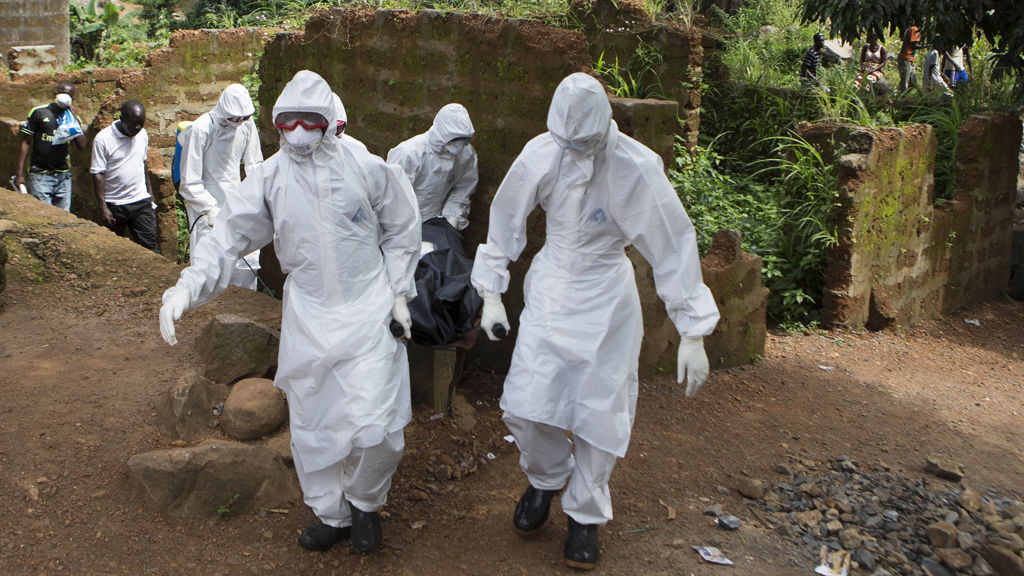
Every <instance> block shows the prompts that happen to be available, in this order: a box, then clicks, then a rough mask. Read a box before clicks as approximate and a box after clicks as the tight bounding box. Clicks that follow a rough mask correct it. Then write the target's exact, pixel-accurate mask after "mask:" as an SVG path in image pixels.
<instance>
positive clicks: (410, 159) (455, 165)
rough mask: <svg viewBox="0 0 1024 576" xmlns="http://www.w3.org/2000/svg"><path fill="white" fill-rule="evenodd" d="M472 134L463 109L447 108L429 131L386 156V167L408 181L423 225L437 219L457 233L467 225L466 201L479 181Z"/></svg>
mask: <svg viewBox="0 0 1024 576" xmlns="http://www.w3.org/2000/svg"><path fill="white" fill-rule="evenodd" d="M473 134H474V130H473V122H472V121H470V119H469V112H468V111H466V108H465V107H464V106H463V105H462V104H448V105H446V106H444V107H443V108H441V110H439V111H438V113H437V115H436V116H434V123H433V125H432V126H431V127H430V129H429V130H427V131H426V132H424V133H423V134H418V135H416V136H413V137H412V138H410V139H408V140H406V141H405V142H402V143H401V144H399V145H398V146H395V147H394V148H392V149H391V151H390V152H388V164H391V165H394V166H398V167H400V168H401V169H402V170H403V171H404V172H405V175H406V176H408V177H409V182H411V183H412V188H413V190H415V191H416V199H417V200H418V201H419V206H420V218H421V219H422V220H423V221H424V222H426V221H427V220H430V219H431V218H437V217H439V216H440V217H444V218H445V219H446V220H448V223H450V224H451V225H452V227H454V228H455V229H456V230H462V229H464V228H465V227H466V226H468V225H469V197H470V196H471V195H472V194H473V192H474V191H476V184H477V181H478V180H479V177H478V175H477V159H476V151H475V150H473V145H472V144H471V141H472V139H473Z"/></svg>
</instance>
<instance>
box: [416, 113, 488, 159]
mask: <svg viewBox="0 0 1024 576" xmlns="http://www.w3.org/2000/svg"><path fill="white" fill-rule="evenodd" d="M475 133H476V132H475V130H473V122H472V121H471V120H470V119H469V111H468V110H466V107H465V106H463V105H462V104H454V103H453V104H446V105H445V106H444V107H443V108H441V109H440V110H438V112H437V115H436V116H434V124H433V125H432V126H431V127H430V130H428V131H427V142H429V143H430V149H431V150H432V151H433V152H434V153H436V154H440V153H441V149H442V148H444V145H445V144H447V143H449V142H451V141H452V140H455V139H456V138H472V137H473V134H475Z"/></svg>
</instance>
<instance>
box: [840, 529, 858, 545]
mask: <svg viewBox="0 0 1024 576" xmlns="http://www.w3.org/2000/svg"><path fill="white" fill-rule="evenodd" d="M862 542H864V535H863V534H861V533H860V530H858V529H856V528H846V529H843V530H840V531H839V545H840V546H842V547H843V550H856V549H857V548H858V547H859V546H860V545H861V543H862Z"/></svg>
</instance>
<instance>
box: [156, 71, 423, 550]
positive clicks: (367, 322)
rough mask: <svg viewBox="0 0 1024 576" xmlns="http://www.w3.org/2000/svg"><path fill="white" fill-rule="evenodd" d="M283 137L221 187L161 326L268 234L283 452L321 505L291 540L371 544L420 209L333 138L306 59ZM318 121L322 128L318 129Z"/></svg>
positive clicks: (165, 329)
mask: <svg viewBox="0 0 1024 576" xmlns="http://www.w3.org/2000/svg"><path fill="white" fill-rule="evenodd" d="M273 114H274V125H275V126H276V127H277V128H278V130H279V132H280V133H281V150H280V151H279V152H278V153H276V154H274V155H273V156H272V157H271V158H270V159H269V160H267V161H266V162H264V163H263V164H261V165H260V166H259V167H257V168H256V169H255V170H253V172H252V173H251V174H249V176H248V177H247V178H246V179H245V181H244V182H242V184H241V186H239V187H238V189H237V190H236V191H235V193H234V194H232V195H231V196H229V197H228V198H227V202H225V203H224V206H223V208H222V212H221V214H220V216H219V217H218V219H217V224H216V225H215V226H214V227H213V230H212V231H211V232H210V234H208V235H207V236H206V238H204V239H203V241H202V242H200V243H199V244H198V245H197V246H196V251H195V253H194V254H193V258H192V265H191V266H189V267H188V268H186V269H185V270H183V271H182V273H181V278H180V279H179V280H178V283H177V284H176V285H175V286H174V287H172V288H170V289H169V290H167V291H166V292H165V293H164V296H163V302H164V305H163V307H162V308H161V309H160V330H161V332H162V334H163V337H164V339H165V340H166V341H167V342H168V343H169V344H172V345H173V344H174V343H175V342H176V341H177V340H176V338H175V332H174V320H176V319H178V318H179V317H180V316H181V314H182V313H183V312H184V311H186V310H188V309H190V308H195V307H197V306H200V305H202V304H204V303H206V302H209V301H210V300H211V299H213V298H215V297H216V296H217V295H218V294H220V293H221V292H223V291H224V290H225V289H226V288H227V286H228V283H229V281H230V279H231V275H232V271H233V269H234V264H235V261H236V260H237V259H238V257H239V256H240V255H242V254H247V253H249V252H251V251H252V250H253V249H254V248H256V247H257V246H262V245H264V244H265V243H268V242H270V241H271V239H273V241H274V248H275V251H276V253H277V256H278V259H279V260H280V262H281V270H282V271H283V272H285V273H286V274H287V275H288V278H287V280H286V281H285V285H284V302H283V305H282V319H281V344H280V351H279V353H278V366H277V373H276V377H275V381H274V384H275V385H276V386H277V387H278V388H280V389H282V390H283V391H284V392H285V394H286V396H287V399H288V410H289V419H290V428H291V436H292V455H293V457H294V460H295V470H296V472H297V473H298V476H299V483H300V484H301V486H302V493H303V495H304V499H305V502H306V504H307V505H309V506H310V507H311V508H312V509H313V511H314V512H315V513H316V515H317V517H318V518H319V522H317V523H315V524H313V525H312V526H309V527H308V528H306V529H305V530H304V531H303V532H302V534H301V535H300V536H299V543H300V544H301V545H302V546H304V547H305V548H309V549H313V550H327V549H328V548H330V547H331V546H332V545H334V543H335V542H337V541H338V540H339V539H341V538H345V537H350V538H351V545H352V547H353V548H354V549H356V550H357V551H363V552H366V551H370V550H374V549H376V548H377V547H378V546H379V545H380V543H381V527H380V520H379V517H378V513H377V511H378V510H379V509H380V508H381V507H382V506H383V505H384V503H385V501H386V499H387V493H388V489H389V488H390V486H391V477H392V475H393V474H394V472H395V469H396V468H397V467H398V462H399V460H400V459H401V456H402V450H403V448H404V443H405V441H404V436H403V432H402V430H403V428H404V427H405V425H406V424H407V423H408V422H409V419H410V417H411V408H410V398H409V394H410V392H409V365H408V360H407V356H406V349H405V344H404V343H403V342H401V341H400V340H399V339H397V338H395V337H394V336H392V334H391V332H390V331H389V324H390V322H391V321H392V319H394V320H395V321H397V322H398V323H399V324H400V325H401V327H402V329H403V330H404V335H405V337H406V338H409V337H410V328H411V326H412V320H411V319H410V317H409V311H408V306H407V302H408V300H409V299H411V298H413V297H414V296H415V290H416V288H415V284H414V282H413V272H414V271H415V269H416V262H417V256H418V254H419V249H420V221H419V215H418V212H417V210H416V199H415V197H414V195H413V192H412V188H411V187H410V186H409V183H408V181H406V180H405V178H404V177H403V176H402V175H401V174H399V173H398V172H397V171H395V170H393V169H392V168H391V167H390V166H388V165H387V164H385V163H384V161H383V160H382V159H380V158H378V157H376V156H373V155H371V154H369V153H368V152H366V151H365V150H363V149H362V148H360V147H359V146H354V145H351V144H348V143H346V142H345V140H344V139H341V138H337V137H336V136H335V134H334V129H333V126H332V123H333V119H334V118H335V116H334V106H333V104H332V102H331V89H330V87H329V86H328V84H327V82H325V81H324V80H323V78H321V77H320V76H318V75H316V74H315V73H313V72H310V71H308V70H303V71H300V72H298V73H297V74H295V77H294V78H292V80H291V81H290V82H288V84H287V85H286V86H285V88H284V90H283V91H282V92H281V95H280V97H279V98H278V99H277V102H276V103H275V104H274V109H273ZM329 128H330V130H329Z"/></svg>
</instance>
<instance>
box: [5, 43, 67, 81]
mask: <svg viewBox="0 0 1024 576" xmlns="http://www.w3.org/2000/svg"><path fill="white" fill-rule="evenodd" d="M7 67H8V68H9V69H10V71H11V78H12V79H17V78H21V77H23V76H27V75H29V74H40V73H50V72H56V71H57V70H58V69H59V68H60V60H59V59H58V57H57V47H56V46H53V45H40V46H12V47H11V49H10V50H8V51H7Z"/></svg>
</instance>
